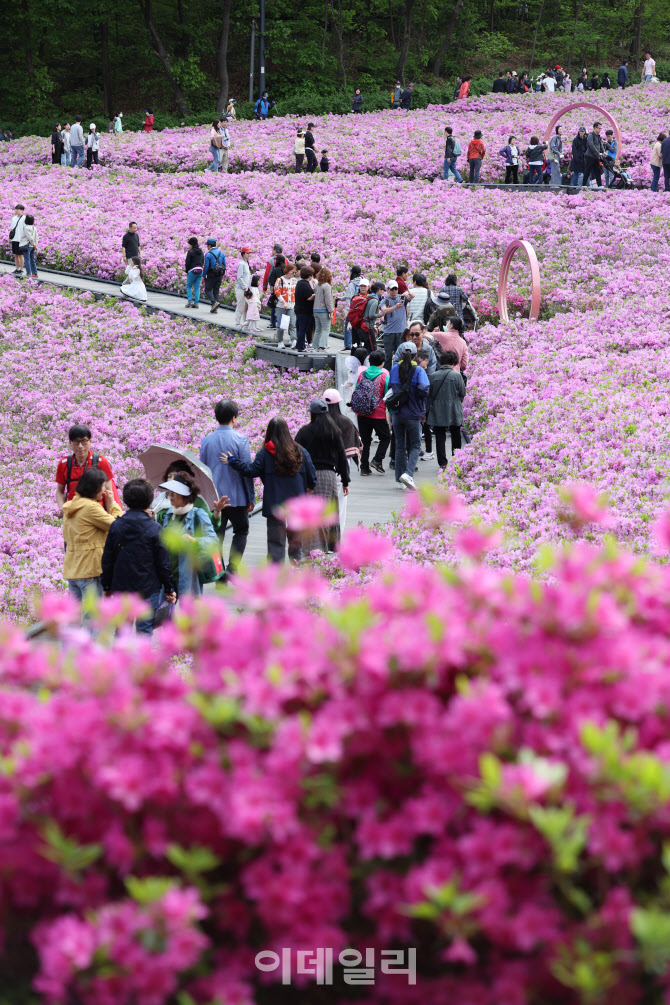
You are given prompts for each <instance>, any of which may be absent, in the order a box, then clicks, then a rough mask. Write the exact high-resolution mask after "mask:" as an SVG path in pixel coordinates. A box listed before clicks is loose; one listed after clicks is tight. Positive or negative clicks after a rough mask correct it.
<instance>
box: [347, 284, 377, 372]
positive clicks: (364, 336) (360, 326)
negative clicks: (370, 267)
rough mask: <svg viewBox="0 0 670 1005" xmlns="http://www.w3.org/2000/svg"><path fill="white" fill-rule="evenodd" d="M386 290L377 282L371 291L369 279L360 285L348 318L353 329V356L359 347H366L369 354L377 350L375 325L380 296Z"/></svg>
mask: <svg viewBox="0 0 670 1005" xmlns="http://www.w3.org/2000/svg"><path fill="white" fill-rule="evenodd" d="M384 289H385V287H384V284H383V283H379V282H376V283H373V284H372V290H370V282H369V280H367V279H361V280H360V282H359V284H358V293H357V294H356V296H355V297H353V299H352V301H351V306H350V308H349V314H348V316H347V320H348V321H349V325H350V327H351V352H352V355H353V353H354V350H355V349H356V348H357V347H358V346H359V345H362V346H364V347H365V348H366V349H367V351H368V352H372V351H373V350H374V348H375V334H374V324H375V321H376V320H377V317H378V314H379V312H378V308H379V295H380V292H382V293H383V291H384Z"/></svg>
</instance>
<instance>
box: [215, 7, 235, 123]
mask: <svg viewBox="0 0 670 1005" xmlns="http://www.w3.org/2000/svg"><path fill="white" fill-rule="evenodd" d="M232 5H233V0H223V12H222V14H221V34H220V36H219V51H218V54H217V60H216V72H217V74H218V77H219V98H218V101H217V102H216V110H217V112H218V113H219V115H221V114H222V113H223V112H224V111H225V109H226V105H227V104H228V35H229V34H230V8H231V7H232Z"/></svg>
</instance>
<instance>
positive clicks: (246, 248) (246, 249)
mask: <svg viewBox="0 0 670 1005" xmlns="http://www.w3.org/2000/svg"><path fill="white" fill-rule="evenodd" d="M252 251H253V248H250V247H249V245H248V244H245V245H244V247H242V248H240V254H241V255H250V254H251V252H252Z"/></svg>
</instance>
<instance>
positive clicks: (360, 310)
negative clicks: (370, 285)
mask: <svg viewBox="0 0 670 1005" xmlns="http://www.w3.org/2000/svg"><path fill="white" fill-rule="evenodd" d="M368 299H369V296H365V297H364V296H363V294H362V293H357V294H356V296H355V297H354V298H353V299H352V301H351V307H350V308H349V314H348V315H347V321H348V322H349V324H350V325H351V327H352V328H362V329H363V330H364V331H369V327H370V326H369V325H368V323H367V321H363V315H364V314H365V308H366V306H367V303H368Z"/></svg>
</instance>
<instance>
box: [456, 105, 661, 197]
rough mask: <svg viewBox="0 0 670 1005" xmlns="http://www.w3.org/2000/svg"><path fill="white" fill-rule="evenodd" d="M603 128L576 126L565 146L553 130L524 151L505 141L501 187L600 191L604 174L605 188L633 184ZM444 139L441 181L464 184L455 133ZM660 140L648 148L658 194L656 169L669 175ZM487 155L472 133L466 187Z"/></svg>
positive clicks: (477, 132) (479, 136)
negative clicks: (571, 187)
mask: <svg viewBox="0 0 670 1005" xmlns="http://www.w3.org/2000/svg"><path fill="white" fill-rule="evenodd" d="M602 128H603V124H602V122H599V121H596V122H594V123H593V127H592V129H591V131H590V132H587V129H586V126H580V127H579V129H578V131H577V134H576V135H575V137H574V139H573V140H572V142H571V143H570V144H568V143H567V142H566V141H565V140H564V137H563V126H561V125H558V126H556V127H555V130H554V135H553V136H552V137H551V138H550V140H549V142H548V143H546V142H544V141H542V140H540V138H539V136H536V135H533V136H531V137H530V142H529V144H528V145H527V146H526V148H525V150H523V149H522V147H521V146H520V145H519V143H518V141H517V137H516V136H514V135H513V134H512V135H510V136H509V137H508V140H507V143H506V145H505V146H504V147H501V149H500V150H499V151H498V156H499V157H501V158H503V162H504V165H505V184H506V185H510V184H513V185H517V184H520V183H523V184H525V185H541V184H545V185H552V186H555V187H557V186H559V185H573V186H580V187H582V186H587V187H588V186H596V187H598V188H600V187H601V186H602V185H603V173H604V184H605V185H606V186H607V187H608V188H612V187H614V186H615V185H618V186H620V187H622V188H631V187H632V185H633V180H632V177H631V175H630V172H628V171H627V170H625V169H624V168H622V167H621V166H620V164H619V144H618V141H617V139H616V137H615V135H614V130H613V129H606V130H605V133H604V135H603V134H602ZM444 133H445V145H444V161H443V167H442V178H443V179H444V180H445V181H446V180H448V179H449V177H450V176H451V175H453V177H454V181H455V182H456V183H457V184H460V183H461V182H463V181H464V178H463V176H462V175H461V173H460V171H459V170H458V158H459V156H460V155H461V154H462V152H463V150H462V147H461V144H460V143H459V142H458V140H457V138H456V137H455V136H454V130H453V128H452V127H451V126H447V127H446V128H445V131H444ZM665 140H666V135H665V133H661V134H660V135H659V136H658V138H657V140H656V142H655V143H654V145H653V147H652V154H651V166H652V175H653V180H652V185H651V188H652V191H657V190H658V182H659V177H660V170H661V167H663V170H664V173H665V166H666V165H667V166H668V169H669V170H670V143H668V144H666V148H665V151H664V150H663V146H662V144H663V142H664V141H665ZM486 153H487V150H486V144H485V143H484V140H483V137H482V131H481V130H480V129H476V130H475V133H474V136H473V138H472V139H471V140H470V141H469V142H468V145H467V151H466V157H467V162H468V170H469V174H468V181H469V183H470V184H471V185H476V184H478V183H479V180H480V177H479V176H480V171H481V165H482V162H483V160H484V158H485V157H486ZM524 160H525V163H526V167H525V170H524V167H523V162H524ZM520 168H521V170H522V172H523V173H522V175H521V176H520V175H519V169H520ZM666 177H667V175H666ZM668 190H670V189H668V183H667V182H666V191H668Z"/></svg>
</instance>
